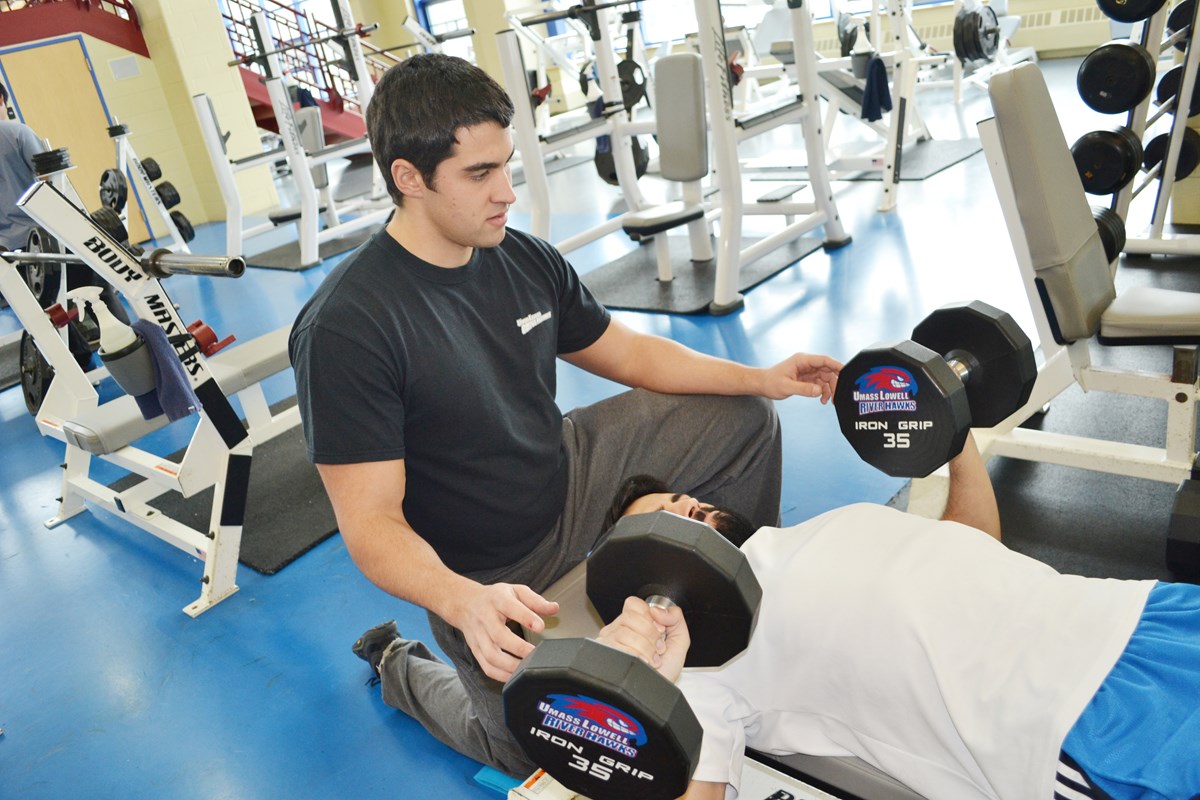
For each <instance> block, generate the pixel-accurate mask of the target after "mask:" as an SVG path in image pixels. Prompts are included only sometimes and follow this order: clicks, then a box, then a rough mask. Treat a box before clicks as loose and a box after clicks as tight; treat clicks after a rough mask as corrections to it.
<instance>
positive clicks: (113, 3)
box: [0, 0, 137, 23]
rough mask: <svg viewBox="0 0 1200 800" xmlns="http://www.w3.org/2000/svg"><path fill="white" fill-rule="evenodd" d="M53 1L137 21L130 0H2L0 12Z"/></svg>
mask: <svg viewBox="0 0 1200 800" xmlns="http://www.w3.org/2000/svg"><path fill="white" fill-rule="evenodd" d="M52 3H73V4H74V5H75V6H77V7H78V8H81V9H86V10H88V11H91V10H92V9H96V10H98V11H104V12H107V13H109V14H115V15H116V16H118V17H120V18H121V19H127V20H129V21H130V22H134V23H136V22H137V12H136V11H134V10H133V5H132V4H131V3H130V2H129V0H0V12H4V11H20V10H21V9H24V8H29V7H30V6H48V5H50V4H52Z"/></svg>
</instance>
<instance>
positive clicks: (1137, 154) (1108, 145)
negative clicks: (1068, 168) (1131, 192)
mask: <svg viewBox="0 0 1200 800" xmlns="http://www.w3.org/2000/svg"><path fill="white" fill-rule="evenodd" d="M1121 131H1126V132H1127V133H1128V135H1126V134H1124V133H1121ZM1071 156H1072V157H1073V158H1074V159H1075V169H1076V170H1077V171H1078V172H1079V180H1080V181H1081V182H1082V183H1083V190H1084V191H1085V192H1087V193H1088V194H1098V195H1105V194H1112V193H1113V192H1117V191H1120V190H1121V189H1123V188H1124V187H1125V186H1126V185H1128V183H1129V182H1130V181H1131V180H1133V178H1134V177H1135V176H1136V175H1137V173H1138V170H1139V169H1140V168H1141V165H1142V145H1141V142H1139V141H1138V139H1137V137H1136V136H1134V135H1133V133H1132V131H1129V129H1128V128H1118V129H1115V130H1110V131H1091V132H1090V133H1085V134H1084V135H1083V136H1080V137H1079V139H1078V140H1076V142H1075V144H1073V145H1071Z"/></svg>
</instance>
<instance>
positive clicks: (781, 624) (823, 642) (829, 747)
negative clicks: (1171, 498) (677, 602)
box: [599, 437, 1200, 800]
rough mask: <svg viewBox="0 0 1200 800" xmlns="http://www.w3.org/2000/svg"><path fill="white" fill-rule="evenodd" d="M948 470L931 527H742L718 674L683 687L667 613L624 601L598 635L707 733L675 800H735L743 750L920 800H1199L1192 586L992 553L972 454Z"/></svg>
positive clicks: (917, 521) (711, 516) (695, 677)
mask: <svg viewBox="0 0 1200 800" xmlns="http://www.w3.org/2000/svg"><path fill="white" fill-rule="evenodd" d="M950 476H951V478H950V480H951V483H950V485H951V501H950V503H949V505H948V506H947V512H946V514H945V515H944V516H943V519H942V520H940V521H939V520H930V519H925V518H921V517H917V516H913V515H910V514H906V513H903V512H900V511H896V510H894V509H891V508H887V507H884V506H878V505H867V504H859V505H851V506H847V507H845V508H841V509H836V510H834V511H830V512H828V513H826V514H823V515H821V516H819V517H816V518H815V519H812V520H809V521H807V522H804V523H802V524H800V525H797V526H793V527H791V528H788V529H778V528H762V529H760V530H758V531H757V532H755V533H754V534H753V535H752V536H751V537H750V538H749V539H747V540H746V541H745V543H744V544H742V545H741V549H742V551H743V552H744V553H745V555H746V556H747V558H748V560H749V562H750V564H751V565H752V567H753V570H754V574H755V575H756V576H757V578H758V580H759V582H760V584H761V587H762V600H761V605H760V607H759V610H758V620H757V626H756V627H755V629H754V633H753V635H752V636H751V637H750V641H749V646H748V647H747V648H746V650H745V651H744V652H742V653H741V654H740V655H738V656H736V657H735V658H733V659H732V660H731V661H729V662H728V663H727V664H725V665H724V666H723V667H721V668H720V669H716V670H705V671H691V670H688V671H683V673H682V676H681V667H682V665H683V659H684V656H685V654H686V652H687V650H688V647H689V644H690V642H689V636H688V632H687V625H688V623H687V614H686V612H681V610H680V609H679V608H670V609H666V610H664V609H658V608H652V607H650V606H648V605H647V604H646V603H645V602H643V601H642V600H640V599H638V598H631V599H629V601H628V602H627V604H626V606H625V608H624V609H623V612H622V613H621V615H620V616H619V617H617V619H616V620H614V621H613V622H612V623H610V624H609V625H608V626H606V627H605V628H604V630H603V631H602V632H601V635H600V637H599V640H600V641H601V642H604V643H607V644H609V645H611V646H613V647H616V648H620V649H622V650H625V651H627V652H630V653H634V654H636V655H637V656H639V657H640V658H642V659H644V660H645V661H647V662H648V663H650V664H652V665H653V666H654V667H655V669H657V670H658V671H659V672H660V673H661V674H662V675H664V676H666V677H667V678H669V679H671V680H676V679H678V687H679V689H680V690H681V691H682V694H683V695H684V696H685V697H686V698H687V701H688V704H689V705H690V707H691V709H692V710H693V711H694V712H695V714H696V716H697V718H698V719H699V721H700V723H701V726H702V727H703V732H704V733H703V742H702V745H701V747H700V754H699V757H698V758H697V759H696V766H695V771H694V773H693V775H692V780H691V783H690V786H689V789H688V792H687V795H686V797H687V798H688V800H699V799H700V798H719V797H732V796H736V791H737V786H738V782H739V778H740V772H741V767H742V760H743V751H744V748H745V747H747V746H749V747H752V748H754V749H757V750H761V751H765V752H771V753H777V754H786V753H807V754H811V755H825V756H851V755H852V756H857V757H858V758H861V759H863V760H864V761H867V762H868V763H870V764H872V765H874V766H876V767H877V768H879V769H881V770H883V771H884V772H886V773H888V774H889V775H891V776H893V777H894V778H896V779H897V780H899V781H901V782H903V783H905V784H906V785H908V786H910V787H911V788H912V789H913V790H914V791H916V792H918V793H920V794H922V795H924V796H926V797H929V798H948V799H952V800H962V799H963V798H1012V799H1013V800H1025V799H1026V798H1050V797H1060V796H1061V797H1109V796H1111V797H1113V798H1126V797H1156V798H1167V797H1171V798H1190V797H1193V796H1195V795H1196V794H1197V793H1198V792H1200V699H1198V698H1200V587H1196V586H1191V585H1186V584H1167V583H1156V582H1154V581H1119V580H1103V579H1091V578H1083V577H1078V576H1072V575H1061V574H1059V573H1057V572H1056V571H1054V570H1053V569H1051V568H1050V567H1048V566H1046V565H1045V564H1042V563H1040V562H1037V561H1035V560H1033V559H1030V558H1027V557H1026V556H1023V555H1020V554H1018V553H1015V552H1012V551H1010V550H1008V549H1007V548H1005V547H1004V546H1003V545H1001V544H1000V543H999V541H998V539H999V518H998V516H997V515H996V513H995V500H994V495H993V493H992V490H991V483H990V479H989V477H988V474H987V471H986V469H985V467H984V465H983V463H982V460H981V459H980V457H979V455H978V451H977V449H976V447H975V444H974V439H973V438H971V437H968V439H967V442H966V445H965V447H964V449H963V451H962V453H960V454H959V455H958V456H956V457H955V458H954V459H953V460H952V461H951V462H950ZM968 498H969V500H968ZM622 502H624V503H625V509H624V510H625V512H626V513H628V514H635V513H641V512H647V511H657V510H667V511H674V512H676V513H682V514H684V515H687V516H691V517H693V518H698V517H700V516H701V515H702V514H703V516H704V522H706V523H708V524H710V525H714V527H720V520H721V518H722V517H723V516H725V514H724V513H723V512H722V511H720V510H716V509H713V508H712V507H706V506H703V505H702V504H699V503H697V502H696V501H695V500H692V499H691V498H688V497H685V496H681V495H672V494H668V493H655V494H649V495H645V496H642V497H640V498H637V499H635V500H633V501H632V502H628V498H622ZM964 522H966V523H967V525H964V524H962V523H964ZM969 525H975V526H978V527H980V528H982V530H983V531H984V532H983V533H981V532H980V530H977V529H974V528H972V527H969ZM727 787H728V788H727ZM1095 787H1099V789H1100V790H1101V791H1097V790H1096V788H1095ZM1056 792H1058V794H1056ZM1103 792H1107V794H1103Z"/></svg>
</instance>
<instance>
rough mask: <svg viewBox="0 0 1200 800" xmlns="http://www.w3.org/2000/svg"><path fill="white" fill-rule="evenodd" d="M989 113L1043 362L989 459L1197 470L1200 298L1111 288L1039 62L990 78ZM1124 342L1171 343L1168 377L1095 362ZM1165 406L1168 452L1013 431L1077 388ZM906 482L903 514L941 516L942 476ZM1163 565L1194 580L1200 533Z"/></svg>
mask: <svg viewBox="0 0 1200 800" xmlns="http://www.w3.org/2000/svg"><path fill="white" fill-rule="evenodd" d="M988 90H989V93H990V95H991V99H992V108H993V111H994V114H995V116H994V117H993V118H991V119H987V120H983V121H982V122H980V123H979V133H980V139H981V141H982V142H983V146H984V151H985V153H986V154H987V159H988V165H989V167H990V169H991V172H992V178H993V181H994V183H995V186H996V192H997V195H998V196H999V199H1000V206H1001V208H1002V210H1003V212H1004V219H1005V221H1006V223H1007V225H1008V229H1009V234H1010V236H1011V239H1012V244H1013V250H1014V252H1015V254H1016V257H1017V264H1018V267H1019V268H1020V272H1021V278H1022V281H1023V283H1024V285H1025V291H1026V294H1027V296H1028V299H1029V304H1030V309H1031V311H1032V312H1033V318H1034V322H1035V324H1036V326H1037V333H1038V336H1039V338H1040V340H1041V351H1042V356H1043V359H1044V363H1042V365H1041V367H1040V368H1039V370H1038V377H1037V382H1036V383H1035V385H1034V389H1033V393H1032V396H1031V397H1030V400H1029V402H1028V403H1026V405H1025V406H1024V407H1023V408H1021V409H1020V410H1018V411H1017V412H1016V413H1014V414H1013V415H1012V416H1011V417H1009V418H1008V419H1007V420H1005V421H1004V422H1002V423H1000V425H998V426H996V427H995V428H993V429H988V430H984V431H978V432H977V434H976V435H977V439H979V445H980V450H981V452H982V453H983V454H984V455H985V457H986V456H995V455H1000V456H1009V457H1011V458H1022V459H1026V460H1031V461H1043V462H1047V463H1052V464H1059V465H1063V466H1070V467H1079V468H1083V469H1090V470H1095V471H1098V472H1107V473H1112V474H1117V475H1128V476H1131V477H1137V478H1146V479H1150V480H1156V481H1163V482H1167V483H1178V482H1180V481H1183V480H1185V479H1188V478H1190V477H1191V476H1192V474H1193V470H1194V469H1195V468H1196V449H1195V448H1196V413H1197V410H1196V400H1197V369H1196V347H1195V346H1196V345H1197V344H1200V294H1196V293H1191V292H1181V291H1172V290H1167V289H1160V288H1157V287H1144V286H1143V287H1136V288H1131V289H1128V290H1124V291H1120V292H1118V291H1117V288H1116V284H1115V281H1114V274H1115V266H1114V264H1111V263H1110V262H1109V259H1108V257H1107V256H1106V255H1105V252H1104V246H1103V244H1102V239H1101V234H1100V232H1099V230H1098V228H1097V223H1096V220H1095V219H1094V217H1093V215H1092V210H1091V207H1090V205H1089V203H1088V199H1087V196H1086V195H1085V193H1084V191H1083V186H1082V184H1081V182H1080V178H1079V174H1078V172H1077V171H1076V167H1075V163H1074V159H1073V158H1072V156H1071V152H1070V150H1069V148H1068V146H1067V142H1066V139H1065V138H1064V135H1063V132H1062V128H1061V126H1060V125H1059V123H1058V116H1057V115H1056V113H1055V111H1054V105H1053V103H1052V102H1051V99H1050V93H1049V91H1048V89H1047V88H1046V82H1045V80H1044V78H1043V76H1042V73H1041V70H1040V69H1039V68H1038V66H1037V65H1036V64H1032V63H1024V64H1020V65H1018V66H1016V67H1013V68H1011V69H1008V70H1005V71H1002V72H998V73H996V74H995V75H994V76H992V78H991V81H990V82H989V85H988ZM1128 345H1172V346H1173V348H1174V350H1173V364H1172V371H1171V372H1170V373H1151V372H1147V371H1142V370H1139V371H1137V372H1133V371H1124V370H1119V369H1115V368H1106V367H1104V366H1097V365H1093V363H1092V355H1093V352H1095V353H1097V354H1100V353H1101V352H1102V351H1103V349H1104V348H1106V347H1113V346H1128ZM1075 383H1078V384H1079V386H1080V388H1081V389H1083V390H1084V391H1085V392H1088V391H1103V392H1112V393H1116V394H1125V395H1133V396H1139V397H1147V398H1153V399H1156V400H1161V401H1162V402H1165V403H1166V404H1167V425H1166V435H1165V444H1164V445H1163V446H1147V445H1141V444H1127V443H1123V442H1114V441H1108V440H1103V439H1096V438H1090V437H1085V436H1068V435H1064V434H1058V433H1051V432H1047V431H1041V430H1032V429H1027V428H1021V427H1018V426H1019V425H1020V424H1021V423H1022V422H1024V421H1025V420H1027V419H1029V418H1030V417H1031V416H1033V415H1034V414H1036V413H1038V412H1039V411H1041V410H1042V409H1043V408H1045V407H1046V406H1047V404H1049V403H1050V402H1051V401H1052V400H1053V399H1054V398H1055V397H1057V396H1058V395H1059V394H1061V393H1062V392H1063V391H1064V390H1065V389H1067V388H1068V387H1070V386H1071V385H1072V384H1075ZM939 472H940V475H938V476H937V477H936V478H934V479H932V481H931V480H930V479H925V480H922V481H914V482H913V491H912V500H911V501H910V505H909V508H910V510H913V511H916V512H918V513H922V514H925V515H928V516H936V514H937V513H939V511H940V504H941V503H942V502H944V498H945V472H944V470H942V471H939ZM1167 562H1168V565H1169V566H1170V567H1171V568H1172V569H1173V570H1175V571H1177V572H1182V573H1184V574H1196V573H1197V572H1200V569H1198V567H1200V532H1193V533H1191V534H1190V536H1185V537H1184V538H1178V537H1177V536H1176V532H1175V531H1172V533H1171V535H1169V536H1168V543H1167Z"/></svg>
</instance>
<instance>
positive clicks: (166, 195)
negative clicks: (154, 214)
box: [154, 181, 179, 208]
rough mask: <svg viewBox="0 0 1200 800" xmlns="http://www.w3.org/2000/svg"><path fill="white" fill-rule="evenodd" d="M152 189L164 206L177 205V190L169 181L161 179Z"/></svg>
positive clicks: (172, 206) (171, 206)
mask: <svg viewBox="0 0 1200 800" xmlns="http://www.w3.org/2000/svg"><path fill="white" fill-rule="evenodd" d="M154 191H155V192H156V193H157V194H158V199H159V200H162V204H163V205H164V206H165V207H166V208H174V207H175V206H177V205H179V190H178V189H176V188H175V184H173V183H171V182H170V181H163V182H162V183H160V184H158V185H157V186H155V187H154Z"/></svg>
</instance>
